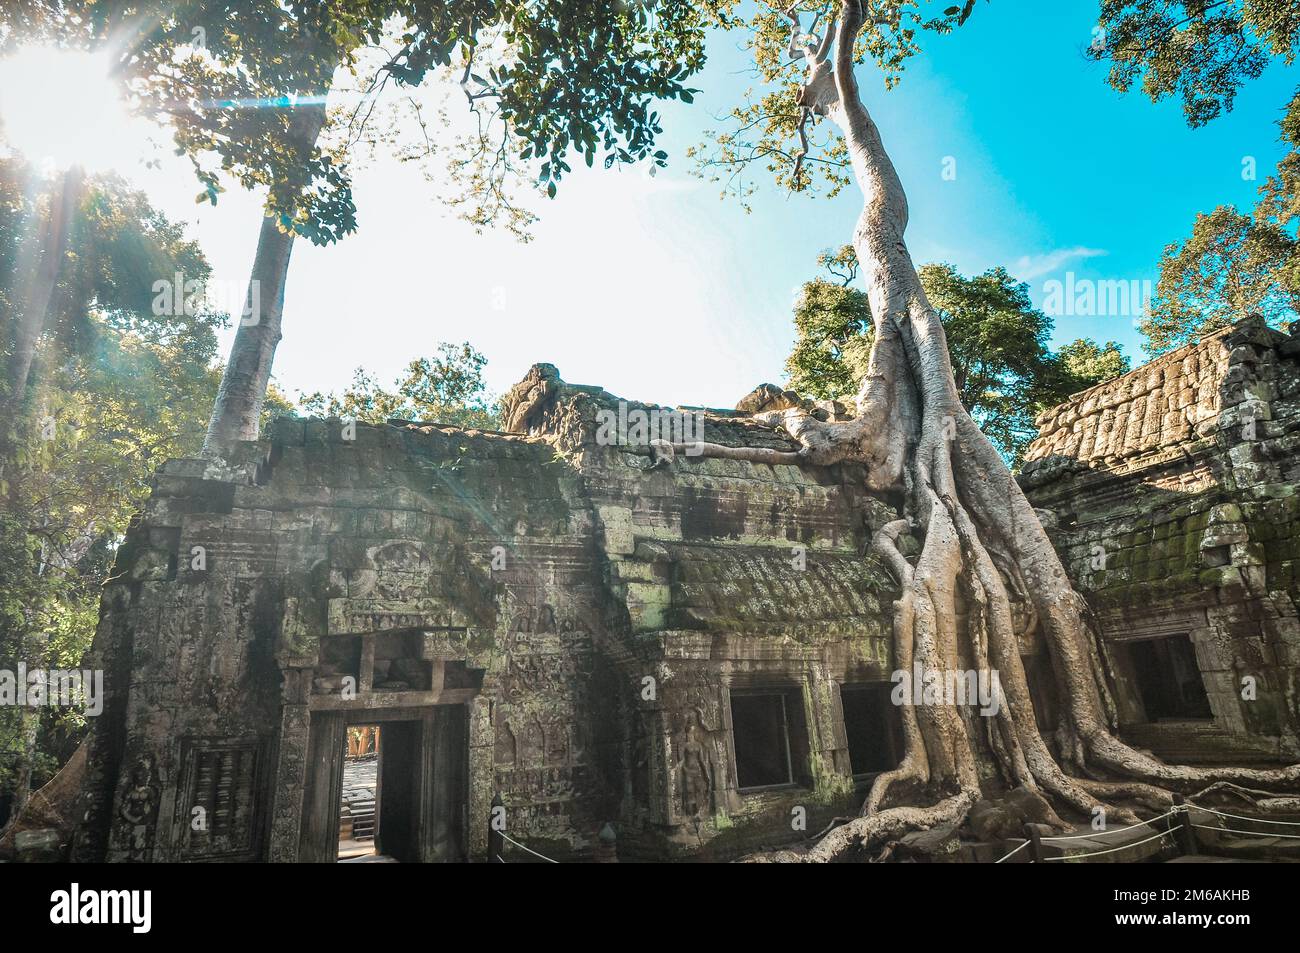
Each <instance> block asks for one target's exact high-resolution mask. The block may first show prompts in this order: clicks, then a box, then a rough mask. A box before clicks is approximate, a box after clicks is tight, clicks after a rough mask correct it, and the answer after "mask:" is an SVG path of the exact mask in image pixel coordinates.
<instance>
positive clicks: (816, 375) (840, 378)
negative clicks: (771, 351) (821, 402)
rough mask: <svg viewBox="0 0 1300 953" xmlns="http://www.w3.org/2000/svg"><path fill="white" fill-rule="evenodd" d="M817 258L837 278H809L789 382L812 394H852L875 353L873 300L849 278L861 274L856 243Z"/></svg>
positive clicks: (800, 301) (797, 317)
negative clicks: (829, 279) (854, 250)
mask: <svg viewBox="0 0 1300 953" xmlns="http://www.w3.org/2000/svg"><path fill="white" fill-rule="evenodd" d="M818 263H819V264H820V265H822V267H823V268H825V269H826V270H827V271H829V272H830V273H831V274H832V275H833V276H834V277H835V278H836V279H837V280H836V281H828V280H827V279H825V278H814V279H813V280H812V281H808V282H805V283H804V285H803V287H802V289H800V292H799V297H798V298H797V299H796V300H795V305H794V326H795V334H796V337H795V344H794V349H793V350H792V351H791V352H790V356H789V357H788V358H786V362H785V369H786V373H787V374H788V375H789V381H790V387H791V388H793V389H794V390H797V391H798V392H799V393H801V394H804V395H806V396H809V397H819V398H830V399H834V398H841V397H848V396H852V395H853V394H854V393H856V391H857V389H858V384H859V382H860V381H861V380H862V377H863V374H865V372H866V366H867V360H868V358H869V357H870V356H871V327H872V326H871V305H870V304H869V303H868V302H867V296H866V294H864V293H863V292H862V291H860V290H858V289H857V288H852V287H850V286H849V282H850V281H852V280H853V277H854V276H855V275H856V274H857V256H856V255H855V254H854V252H853V246H851V245H845V246H843V247H842V248H840V249H839V250H838V251H836V252H825V253H823V254H822V255H821V256H820V257H819V258H818Z"/></svg>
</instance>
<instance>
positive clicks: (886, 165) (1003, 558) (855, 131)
mask: <svg viewBox="0 0 1300 953" xmlns="http://www.w3.org/2000/svg"><path fill="white" fill-rule="evenodd" d="M865 16H866V12H865V10H864V7H863V4H862V3H861V2H860V0H840V6H839V11H838V16H837V17H836V18H835V20H834V21H833V22H832V24H831V25H829V26H828V27H827V30H826V34H825V36H824V37H822V38H820V39H819V38H817V37H808V36H804V35H802V34H801V32H800V28H799V22H798V18H797V16H796V15H795V14H793V13H791V14H790V18H791V20H792V21H794V24H793V30H792V32H791V44H790V52H791V53H792V54H793V55H795V56H802V57H804V58H805V59H806V61H807V65H808V73H807V79H806V84H805V86H804V88H803V91H802V97H801V100H800V105H801V107H802V108H803V109H804V110H805V112H806V113H815V114H817V115H821V116H826V117H828V118H830V119H831V120H832V121H834V122H835V123H836V124H837V125H838V126H839V127H840V129H841V130H842V131H843V134H844V137H845V140H846V144H847V146H848V151H849V156H850V158H851V161H852V166H853V171H854V174H855V177H856V179H857V182H858V185H859V186H860V187H861V189H862V192H863V195H864V204H863V210H862V214H861V216H860V218H859V219H858V223H857V227H856V230H855V232H854V235H853V245H854V248H855V249H856V250H857V256H858V260H859V262H860V263H861V267H862V275H863V278H864V281H865V283H866V290H867V294H868V296H869V299H870V302H871V309H872V313H873V316H874V322H875V343H874V348H873V350H872V353H871V359H870V363H869V366H868V371H867V375H866V378H865V380H864V381H863V382H862V387H861V391H860V393H859V395H858V414H857V416H856V417H855V418H854V419H852V420H850V421H845V422H826V421H820V420H817V419H815V418H813V417H812V416H810V415H809V414H808V413H806V412H805V411H803V410H800V409H797V408H792V409H788V410H784V411H779V412H776V413H770V414H766V415H759V416H760V417H761V418H765V419H766V421H767V422H768V423H771V424H773V425H776V426H780V427H782V428H784V429H785V430H786V432H788V433H789V434H790V435H791V436H793V437H794V438H795V439H797V440H798V441H799V443H800V444H801V447H802V449H801V450H800V451H798V452H794V453H791V452H783V451H774V450H763V449H754V448H749V449H740V450H738V449H735V448H728V447H720V446H717V445H712V444H706V445H704V447H703V451H704V454H705V455H706V456H724V457H736V456H738V455H743V456H744V458H745V459H749V460H753V461H756V462H769V463H790V462H793V461H794V460H799V461H801V462H806V463H811V464H815V465H817V464H820V465H829V464H833V463H837V462H840V461H844V460H851V461H855V462H859V463H863V464H865V465H866V467H867V472H868V474H869V477H868V483H869V486H870V487H871V488H872V489H874V490H878V491H883V492H893V493H898V494H901V495H902V498H903V499H904V500H905V504H904V514H905V515H904V517H903V518H902V519H899V520H896V521H894V522H892V523H890V524H888V525H886V526H885V527H883V528H882V529H881V530H879V532H877V534H876V537H875V539H874V543H873V545H874V548H875V549H876V551H877V552H879V553H880V554H881V555H882V556H883V558H884V559H885V560H886V562H887V563H888V564H889V565H890V566H891V567H892V570H893V572H894V574H895V575H896V576H897V578H898V582H899V584H900V586H901V588H902V596H901V598H900V599H899V600H898V601H897V602H896V604H895V607H894V611H895V616H894V641H895V645H894V647H895V655H896V667H897V668H898V669H900V670H903V671H910V670H911V668H912V665H913V663H914V662H916V663H919V665H920V666H921V667H922V670H923V671H924V672H926V673H930V672H934V673H955V672H958V671H963V670H968V669H970V668H975V669H977V670H985V669H992V670H994V671H996V672H997V673H998V680H997V682H995V683H994V684H1000V692H1001V697H1000V698H999V699H998V702H999V704H998V705H996V709H997V712H998V713H997V714H996V715H994V716H991V717H977V716H975V715H974V714H973V712H972V711H971V710H969V709H967V710H965V711H963V710H962V709H961V708H960V707H958V706H955V705H952V704H939V705H921V704H915V701H917V700H915V699H914V700H913V702H914V703H913V704H910V705H906V706H904V707H903V722H904V725H903V727H904V734H905V739H906V754H905V757H904V758H903V760H902V763H901V764H900V765H899V766H898V768H896V769H895V770H893V771H890V772H888V773H886V774H884V775H881V776H880V777H879V778H878V779H877V780H876V782H875V784H874V785H873V787H872V788H871V790H870V793H869V794H868V796H867V798H866V802H865V804H864V806H863V812H862V816H861V817H859V818H856V819H854V820H852V821H850V822H849V823H847V824H845V825H843V826H841V827H838V828H835V829H834V830H832V831H831V832H830V833H829V834H828V835H827V836H825V837H824V838H822V840H821V841H819V842H818V843H817V845H816V846H815V847H814V848H813V849H812V850H811V851H809V852H807V853H793V852H786V854H785V855H784V856H783V857H782V859H800V860H829V859H832V858H834V857H835V856H837V855H839V854H842V853H844V852H845V851H847V850H850V849H852V848H854V847H860V848H864V849H870V848H873V847H875V846H878V845H881V844H883V843H885V842H887V841H889V840H892V839H895V838H897V837H899V836H901V835H902V834H905V833H907V832H908V831H912V830H918V829H924V828H931V827H934V826H937V825H940V824H948V823H955V822H960V821H961V820H962V818H963V817H964V816H965V815H966V813H967V811H968V810H969V809H970V807H971V806H972V805H973V804H974V803H975V801H976V800H978V799H979V798H980V796H981V795H980V786H979V785H980V779H981V777H989V776H996V775H1000V776H1001V778H1002V779H1003V780H1004V781H1005V783H1006V784H1007V785H1008V786H1016V787H1023V788H1026V789H1028V790H1029V791H1032V792H1035V793H1037V794H1040V795H1042V796H1043V797H1044V798H1045V799H1046V800H1047V801H1048V802H1050V803H1053V804H1055V805H1056V806H1057V807H1059V808H1070V809H1073V810H1075V811H1078V812H1080V813H1083V814H1085V815H1092V814H1093V813H1094V812H1095V811H1096V810H1097V809H1099V808H1101V809H1104V810H1106V811H1107V817H1108V818H1109V819H1114V820H1117V821H1120V822H1123V823H1134V822H1136V821H1138V820H1139V819H1140V818H1139V817H1138V815H1137V814H1136V813H1135V811H1134V810H1132V809H1130V808H1128V807H1125V806H1122V804H1120V803H1119V802H1123V801H1128V802H1133V803H1136V804H1140V805H1143V806H1146V807H1157V806H1160V805H1167V804H1169V803H1170V801H1171V800H1172V792H1173V791H1174V790H1186V791H1193V790H1197V789H1199V788H1203V787H1205V786H1206V785H1210V784H1215V783H1225V782H1229V783H1233V784H1249V785H1255V786H1262V787H1265V788H1287V787H1292V786H1294V785H1296V784H1297V783H1300V765H1296V766H1292V767H1287V768H1279V769H1275V770H1270V769H1248V768H1230V767H1229V768H1192V767H1186V766H1177V765H1169V764H1165V763H1162V762H1161V761H1159V760H1158V759H1156V758H1154V757H1153V756H1151V755H1149V754H1148V753H1146V752H1143V751H1139V750H1137V749H1134V748H1132V747H1130V746H1128V745H1127V744H1125V743H1124V742H1122V741H1121V740H1120V739H1119V738H1118V737H1116V735H1115V734H1114V732H1113V726H1114V720H1115V716H1114V705H1113V702H1112V700H1111V698H1110V695H1109V691H1108V688H1107V684H1106V682H1105V678H1104V675H1103V671H1102V665H1101V660H1100V658H1099V654H1098V649H1097V643H1096V640H1095V637H1094V633H1093V631H1092V629H1091V627H1090V624H1089V621H1088V616H1087V608H1086V604H1085V603H1084V600H1083V599H1082V597H1081V596H1079V594H1078V593H1076V592H1075V591H1074V589H1073V587H1072V585H1071V583H1070V580H1069V578H1068V576H1067V575H1066V572H1065V569H1064V567H1063V566H1062V564H1061V561H1060V559H1059V557H1058V556H1057V554H1056V551H1055V549H1054V548H1053V547H1052V544H1051V542H1050V540H1049V539H1048V537H1047V534H1046V532H1045V531H1044V529H1043V527H1042V524H1041V523H1040V522H1039V519H1038V516H1037V514H1036V513H1035V511H1034V509H1033V507H1032V506H1031V505H1030V504H1029V501H1028V500H1027V499H1026V498H1025V495H1024V493H1023V492H1022V491H1021V490H1020V487H1019V485H1018V484H1017V483H1016V481H1015V479H1014V478H1013V477H1012V475H1011V472H1010V471H1009V470H1008V468H1007V466H1006V464H1005V463H1004V462H1003V460H1002V458H1001V457H1000V456H999V455H998V453H997V451H996V450H995V449H994V448H993V445H992V444H991V443H990V442H989V441H988V439H987V438H986V437H985V436H984V435H983V433H981V432H980V429H979V427H978V426H977V425H976V424H975V422H974V421H973V420H972V419H971V417H970V415H969V414H968V413H967V412H966V411H965V409H964V408H963V407H962V405H961V402H960V400H959V398H958V392H957V387H956V385H955V383H954V381H953V373H952V366H951V363H950V361H949V356H948V348H947V343H946V341H945V339H944V331H943V327H942V325H941V324H940V321H939V318H938V316H937V315H936V313H935V311H934V309H933V308H932V307H931V306H930V304H929V302H928V301H927V300H926V296H925V292H924V290H923V289H922V287H921V283H920V281H919V279H918V278H917V274H916V269H915V267H914V265H913V263H912V259H911V256H910V254H909V253H908V249H907V245H906V242H905V241H904V238H903V233H904V231H905V229H906V227H907V216H908V212H907V198H906V196H905V195H904V192H903V187H902V183H901V182H900V181H899V178H898V175H897V172H896V171H895V169H894V166H893V163H892V162H891V160H890V158H889V156H888V154H887V153H886V151H885V148H884V146H883V144H882V142H881V138H880V132H879V130H878V129H877V127H876V124H875V122H874V121H873V119H872V117H871V115H870V113H869V112H868V110H867V108H866V106H865V105H864V103H863V101H862V98H861V94H860V91H859V88H858V84H857V80H856V78H855V76H854V69H853V46H854V41H855V40H856V39H857V38H858V35H859V33H860V32H861V30H862V29H863V26H864V20H865ZM657 449H658V452H659V453H660V454H663V453H668V454H672V453H673V452H674V450H675V449H677V448H673V447H663V446H661V447H659V448H657ZM904 534H909V535H912V536H915V537H917V538H919V539H920V540H922V543H921V551H920V555H919V557H916V558H915V559H914V560H913V561H909V560H908V559H907V558H905V557H904V555H903V552H902V551H901V550H900V548H899V544H898V543H899V538H900V537H901V536H902V535H904ZM1013 605H1014V607H1015V609H1016V610H1017V611H1015V612H1013ZM1026 617H1027V618H1028V619H1029V620H1030V621H1029V623H1028V624H1029V625H1030V626H1035V625H1036V626H1037V627H1038V629H1039V631H1040V633H1041V635H1042V637H1043V638H1044V639H1045V640H1046V642H1047V645H1048V647H1049V649H1050V653H1051V657H1052V663H1053V668H1054V671H1055V675H1056V680H1057V684H1058V689H1059V692H1060V695H1061V697H1062V699H1063V704H1062V713H1061V719H1060V722H1061V723H1060V727H1059V729H1058V732H1057V737H1056V739H1055V741H1056V749H1057V752H1059V759H1058V757H1057V756H1056V755H1054V754H1053V752H1052V750H1051V748H1050V747H1049V746H1048V744H1047V742H1046V740H1045V739H1044V738H1043V736H1042V734H1041V733H1040V731H1039V729H1038V727H1037V724H1036V721H1035V717H1034V708H1033V703H1032V701H1031V700H1030V694H1029V687H1028V683H1027V681H1026V677H1025V670H1024V666H1023V664H1022V662H1021V657H1020V652H1019V647H1018V642H1017V634H1016V628H1015V625H1014V623H1013V619H1014V618H1020V619H1024V618H1026ZM1022 627H1023V626H1022ZM991 707H994V706H991ZM981 759H983V761H984V762H985V763H981ZM988 761H992V762H993V764H988V763H987V762H988ZM900 782H908V787H907V791H908V792H909V795H910V792H915V791H923V792H928V794H927V796H926V797H927V799H928V801H929V802H930V803H928V804H926V805H903V806H893V807H886V808H883V809H882V805H884V804H885V803H886V802H887V799H888V797H889V793H890V788H891V787H893V786H895V785H899V784H900ZM896 790H902V788H901V787H899V788H897V789H896ZM910 796H911V799H914V796H912V795H910ZM1107 802H1111V803H1109V804H1108V803H1107ZM1050 819H1051V820H1053V821H1055V820H1057V818H1055V817H1052V818H1050Z"/></svg>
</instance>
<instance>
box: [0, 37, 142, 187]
mask: <svg viewBox="0 0 1300 953" xmlns="http://www.w3.org/2000/svg"><path fill="white" fill-rule="evenodd" d="M109 67H110V61H109V58H108V56H107V55H105V54H103V53H88V52H85V51H81V50H60V49H55V48H51V47H26V48H23V49H20V50H18V51H17V52H15V53H14V54H12V55H10V56H6V57H4V58H3V59H0V142H3V144H4V145H5V146H7V147H8V148H9V149H11V150H13V151H15V152H18V153H21V154H22V156H23V157H24V158H26V159H28V160H29V161H31V162H34V163H38V164H44V165H53V166H56V167H60V168H66V167H68V166H73V165H79V166H82V167H83V168H85V169H87V170H88V171H104V170H106V169H107V168H109V167H110V166H111V165H112V161H111V160H110V157H111V156H114V155H116V154H118V153H119V151H120V150H119V146H120V143H119V142H118V141H117V140H118V139H119V138H120V137H121V136H122V135H123V133H124V131H125V129H126V127H127V124H128V117H127V113H126V109H125V108H124V106H123V104H122V101H121V99H120V98H119V95H118V86H117V84H116V83H115V82H114V81H113V80H112V79H111V78H110V75H109Z"/></svg>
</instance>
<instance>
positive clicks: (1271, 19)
mask: <svg viewBox="0 0 1300 953" xmlns="http://www.w3.org/2000/svg"><path fill="white" fill-rule="evenodd" d="M1097 24H1098V31H1097V32H1095V33H1094V40H1093V43H1092V45H1091V46H1090V47H1089V54H1090V55H1091V56H1092V57H1093V58H1095V59H1097V60H1100V61H1102V62H1106V63H1109V64H1110V72H1109V73H1108V74H1107V81H1108V82H1109V83H1110V85H1111V86H1113V87H1114V88H1115V89H1117V90H1119V91H1120V92H1128V91H1129V90H1131V89H1133V88H1134V87H1138V88H1140V89H1141V90H1142V92H1144V93H1145V94H1146V95H1147V96H1149V97H1150V98H1151V99H1152V101H1157V102H1158V101H1160V100H1162V99H1165V98H1167V97H1170V96H1174V97H1177V98H1178V99H1180V100H1181V101H1182V105H1183V114H1184V115H1185V116H1186V117H1187V123H1188V125H1190V126H1193V127H1195V126H1203V125H1205V124H1206V123H1207V122H1209V121H1210V120H1212V119H1215V118H1216V117H1218V116H1220V115H1222V114H1223V113H1225V112H1231V111H1232V106H1233V102H1234V101H1235V99H1236V95H1237V91H1238V90H1239V89H1240V88H1241V87H1242V86H1243V85H1244V84H1245V83H1246V82H1248V81H1249V80H1252V79H1256V78H1258V77H1259V75H1260V74H1261V73H1263V72H1264V68H1265V67H1266V66H1268V64H1269V62H1270V61H1271V60H1272V59H1273V58H1274V57H1277V58H1280V59H1281V60H1282V62H1284V63H1286V64H1287V65H1288V66H1289V65H1291V64H1292V63H1293V62H1294V61H1295V55H1296V51H1297V49H1300V6H1297V5H1296V4H1295V2H1294V0H1101V10H1100V15H1099V17H1098V21H1097Z"/></svg>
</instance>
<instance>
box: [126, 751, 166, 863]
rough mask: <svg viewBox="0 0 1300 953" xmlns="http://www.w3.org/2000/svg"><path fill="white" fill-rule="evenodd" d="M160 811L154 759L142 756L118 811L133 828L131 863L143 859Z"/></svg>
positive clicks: (132, 773) (136, 764)
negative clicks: (156, 814)
mask: <svg viewBox="0 0 1300 953" xmlns="http://www.w3.org/2000/svg"><path fill="white" fill-rule="evenodd" d="M157 810H158V786H157V785H156V784H155V783H154V778H153V759H152V758H150V757H149V755H147V754H146V755H141V756H140V758H139V760H137V761H136V763H135V767H134V768H132V769H131V789H130V790H129V791H127V792H126V794H125V795H124V796H123V798H122V808H121V810H120V811H119V812H118V813H119V816H120V817H121V818H122V820H124V821H126V822H127V823H128V824H130V825H131V843H130V855H129V856H130V858H131V860H143V859H144V857H145V853H146V852H147V851H148V850H149V842H150V841H151V840H152V835H153V820H154V815H155V813H156V812H157Z"/></svg>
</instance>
